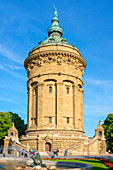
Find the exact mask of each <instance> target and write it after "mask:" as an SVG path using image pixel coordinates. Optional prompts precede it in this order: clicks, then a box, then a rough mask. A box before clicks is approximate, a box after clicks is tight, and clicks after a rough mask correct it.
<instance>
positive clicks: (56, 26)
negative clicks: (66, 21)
mask: <svg viewBox="0 0 113 170" xmlns="http://www.w3.org/2000/svg"><path fill="white" fill-rule="evenodd" d="M51 34H60V35H59V36H62V35H63V29H62V28H61V27H60V26H59V20H58V18H57V10H56V8H55V11H54V18H53V20H52V26H51V27H49V28H48V36H51Z"/></svg>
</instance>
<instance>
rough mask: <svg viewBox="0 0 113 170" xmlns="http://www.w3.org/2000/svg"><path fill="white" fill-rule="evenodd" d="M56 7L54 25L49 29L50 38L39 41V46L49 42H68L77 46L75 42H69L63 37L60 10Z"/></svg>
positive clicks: (72, 45)
mask: <svg viewBox="0 0 113 170" xmlns="http://www.w3.org/2000/svg"><path fill="white" fill-rule="evenodd" d="M53 7H54V18H53V19H52V21H51V22H52V25H51V26H50V27H49V28H48V29H47V33H48V38H46V40H45V41H44V42H42V41H39V43H38V44H39V46H40V45H45V44H46V45H47V44H54V43H61V44H66V45H68V46H71V47H74V48H76V47H75V45H74V44H69V43H68V42H67V40H66V39H64V38H63V37H62V35H63V29H62V28H61V27H60V26H59V20H58V18H57V16H58V12H57V9H56V7H55V6H53Z"/></svg>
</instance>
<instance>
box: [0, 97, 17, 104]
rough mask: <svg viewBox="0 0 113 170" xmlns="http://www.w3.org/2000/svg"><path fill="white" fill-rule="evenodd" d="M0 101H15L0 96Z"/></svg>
mask: <svg viewBox="0 0 113 170" xmlns="http://www.w3.org/2000/svg"><path fill="white" fill-rule="evenodd" d="M0 101H4V102H11V103H16V101H14V100H12V99H9V98H3V97H2V98H0Z"/></svg>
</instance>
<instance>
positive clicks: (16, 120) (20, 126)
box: [10, 112, 27, 137]
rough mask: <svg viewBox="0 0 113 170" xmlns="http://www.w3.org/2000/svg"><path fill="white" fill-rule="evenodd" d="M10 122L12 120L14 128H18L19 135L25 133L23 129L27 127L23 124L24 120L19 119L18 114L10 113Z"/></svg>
mask: <svg viewBox="0 0 113 170" xmlns="http://www.w3.org/2000/svg"><path fill="white" fill-rule="evenodd" d="M10 113H11V114H12V122H14V125H15V127H16V129H17V130H18V135H19V137H20V136H22V135H24V134H25V130H26V129H27V124H24V120H22V119H21V117H20V116H18V114H16V113H12V112H10Z"/></svg>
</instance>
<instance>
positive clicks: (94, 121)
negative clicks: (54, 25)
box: [0, 0, 113, 136]
mask: <svg viewBox="0 0 113 170" xmlns="http://www.w3.org/2000/svg"><path fill="white" fill-rule="evenodd" d="M53 5H55V6H56V8H57V10H58V18H59V21H60V26H61V27H62V28H63V29H64V34H63V37H64V38H66V39H67V41H68V42H69V43H70V44H75V46H76V47H77V48H78V49H79V51H80V52H81V54H82V55H83V57H84V59H85V60H86V62H87V67H86V69H85V73H84V76H83V81H84V82H85V85H84V87H83V88H84V95H83V96H84V106H83V108H84V130H85V132H86V133H85V134H86V135H88V136H93V135H94V133H95V128H96V127H97V125H98V121H99V120H101V121H102V123H103V121H104V119H105V118H106V116H107V114H109V113H113V90H112V89H113V64H112V62H113V0H108V1H107V0H92V1H91V0H71V1H70V0H42V1H41V0H32V1H31V0H21V1H20V0H4V1H2V0H0V111H4V112H7V111H12V112H15V113H18V114H19V116H21V117H22V119H24V120H25V122H26V121H27V82H26V79H27V73H26V70H25V68H24V64H23V63H24V60H25V58H26V57H27V56H28V53H29V51H30V50H31V49H32V48H34V47H35V46H38V42H39V41H44V40H45V39H46V38H47V37H48V35H47V28H48V27H49V26H50V25H51V20H52V18H53V16H54V14H53V11H54V9H53Z"/></svg>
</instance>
